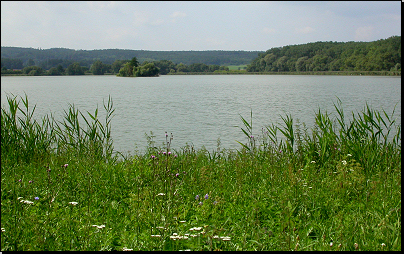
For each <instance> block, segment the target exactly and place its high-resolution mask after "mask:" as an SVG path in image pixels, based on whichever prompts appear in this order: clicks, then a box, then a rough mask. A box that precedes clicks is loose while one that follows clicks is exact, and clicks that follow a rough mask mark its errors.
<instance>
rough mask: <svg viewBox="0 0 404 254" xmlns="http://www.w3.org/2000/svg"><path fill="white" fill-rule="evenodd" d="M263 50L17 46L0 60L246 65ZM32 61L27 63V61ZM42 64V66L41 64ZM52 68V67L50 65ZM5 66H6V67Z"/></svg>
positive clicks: (37, 63)
mask: <svg viewBox="0 0 404 254" xmlns="http://www.w3.org/2000/svg"><path fill="white" fill-rule="evenodd" d="M263 52H264V51H222V50H208V51H148V50H129V49H101V50H74V49H67V48H51V49H34V48H20V47H1V58H2V65H3V62H4V63H5V62H7V61H3V60H4V59H8V60H9V61H10V60H19V62H22V64H23V66H24V67H25V66H26V65H28V61H30V63H31V64H32V61H33V62H34V64H36V65H41V63H44V62H47V61H48V62H52V63H60V64H62V65H64V67H67V65H68V64H70V63H72V62H79V63H80V65H82V66H87V67H90V65H91V64H92V63H93V62H94V61H95V60H100V61H102V62H103V63H105V64H112V63H113V62H114V61H115V60H130V59H132V58H133V57H136V58H137V60H138V61H139V62H140V63H142V62H144V61H149V62H152V61H159V60H169V61H172V62H174V63H175V64H179V63H183V64H186V65H189V64H193V63H204V64H207V65H213V64H215V65H245V64H249V63H250V62H251V61H252V60H253V59H254V58H256V57H257V56H258V54H259V53H263ZM30 59H31V60H32V61H31V60H30ZM42 65H44V64H42ZM50 66H55V64H50ZM6 67H7V66H6ZM7 68H10V67H7Z"/></svg>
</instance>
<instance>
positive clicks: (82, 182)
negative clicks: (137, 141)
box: [1, 96, 401, 251]
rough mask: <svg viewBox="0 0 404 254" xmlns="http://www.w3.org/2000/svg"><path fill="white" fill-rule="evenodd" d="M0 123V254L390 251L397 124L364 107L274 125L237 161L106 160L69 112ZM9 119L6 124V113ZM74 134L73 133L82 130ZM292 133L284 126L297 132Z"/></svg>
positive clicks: (170, 138)
mask: <svg viewBox="0 0 404 254" xmlns="http://www.w3.org/2000/svg"><path fill="white" fill-rule="evenodd" d="M21 100H22V104H23V106H21V107H20V106H19V103H20V102H19V101H18V100H17V97H15V96H14V97H9V98H8V107H9V108H8V109H6V108H4V109H3V108H2V111H1V131H2V132H1V148H2V149H1V155H2V156H1V162H2V163H1V174H2V175H1V207H2V209H1V215H2V216H1V228H2V233H1V249H2V250H4V251H6V250H90V251H91V250H127V249H133V250H187V249H190V250H401V129H400V128H401V123H397V122H395V120H394V119H395V118H394V114H393V113H394V112H393V113H392V114H390V115H389V114H387V113H386V112H385V111H382V112H378V111H376V110H373V109H370V108H369V107H368V105H366V106H365V108H364V110H363V111H361V112H356V113H352V114H351V115H350V118H349V119H347V117H346V116H345V114H344V112H343V110H342V106H341V101H340V100H339V99H338V101H337V104H334V106H335V111H336V114H335V116H334V117H333V114H331V113H327V112H325V113H323V112H322V111H321V110H320V109H319V110H318V111H317V113H316V117H315V123H314V127H313V128H311V129H310V130H309V129H307V128H306V126H305V124H304V123H302V124H301V125H300V123H298V122H297V121H296V122H295V121H294V119H293V118H292V116H290V115H287V116H285V117H282V122H281V123H280V124H278V123H276V124H273V123H272V124H270V125H268V126H264V127H263V128H262V132H261V133H260V134H255V133H253V131H252V130H253V128H252V123H253V122H252V120H253V114H252V111H251V114H250V119H249V120H246V119H245V118H243V117H242V116H240V118H241V122H242V124H243V125H244V127H243V128H242V129H241V132H242V133H244V134H245V136H246V141H245V142H243V141H239V143H240V147H239V149H237V150H236V151H234V150H226V149H223V148H221V147H220V142H219V141H218V147H217V149H216V150H214V151H207V150H206V149H204V148H202V149H200V150H195V149H194V148H193V147H192V146H189V145H187V146H185V147H182V148H180V149H173V148H172V142H175V137H174V135H173V134H168V133H165V136H166V142H165V144H164V145H163V146H161V147H158V146H156V145H155V142H154V140H153V139H154V137H155V136H154V134H153V133H150V135H146V139H147V146H148V147H147V149H146V152H145V153H144V154H135V155H133V156H130V157H129V156H128V157H121V159H119V158H118V154H116V153H114V151H113V143H112V139H111V136H110V134H111V128H110V123H111V119H112V117H113V112H114V110H113V104H112V100H111V99H110V98H109V99H108V102H107V103H104V109H105V111H106V112H107V114H106V118H105V122H104V124H102V123H101V122H100V121H99V120H98V109H96V110H95V112H94V114H90V113H89V112H87V115H85V114H82V113H81V112H80V111H79V110H78V109H76V108H75V107H74V105H69V110H67V111H65V112H64V113H65V116H64V119H63V120H62V121H55V120H54V118H53V117H44V118H43V119H42V123H41V124H39V123H37V122H36V121H35V120H34V118H33V112H34V109H35V107H34V109H33V110H29V107H28V99H27V98H26V96H25V98H21ZM18 112H19V113H18ZM83 122H84V123H85V124H84V125H82V124H81V123H83ZM296 123H297V124H296Z"/></svg>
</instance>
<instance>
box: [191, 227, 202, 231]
mask: <svg viewBox="0 0 404 254" xmlns="http://www.w3.org/2000/svg"><path fill="white" fill-rule="evenodd" d="M194 230H195V231H199V230H202V227H193V228H190V229H189V231H194Z"/></svg>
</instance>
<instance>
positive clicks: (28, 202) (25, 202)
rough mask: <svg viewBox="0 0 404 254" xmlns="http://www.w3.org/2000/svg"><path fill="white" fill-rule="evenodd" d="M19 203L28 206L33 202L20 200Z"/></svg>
mask: <svg viewBox="0 0 404 254" xmlns="http://www.w3.org/2000/svg"><path fill="white" fill-rule="evenodd" d="M20 202H22V203H24V204H28V205H32V204H33V203H34V202H32V201H29V200H21V201H20Z"/></svg>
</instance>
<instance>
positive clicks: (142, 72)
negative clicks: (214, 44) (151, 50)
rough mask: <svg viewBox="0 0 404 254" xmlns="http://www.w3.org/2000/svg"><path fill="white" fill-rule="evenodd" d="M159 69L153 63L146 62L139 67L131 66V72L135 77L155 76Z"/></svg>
mask: <svg viewBox="0 0 404 254" xmlns="http://www.w3.org/2000/svg"><path fill="white" fill-rule="evenodd" d="M159 71H160V69H159V68H158V67H156V66H155V65H154V63H146V64H144V65H142V66H139V67H133V73H134V75H135V76H136V77H156V76H158V75H159Z"/></svg>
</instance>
